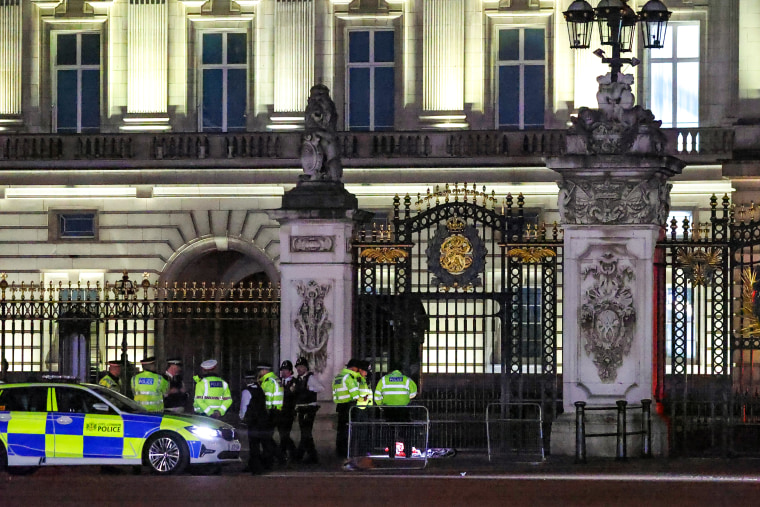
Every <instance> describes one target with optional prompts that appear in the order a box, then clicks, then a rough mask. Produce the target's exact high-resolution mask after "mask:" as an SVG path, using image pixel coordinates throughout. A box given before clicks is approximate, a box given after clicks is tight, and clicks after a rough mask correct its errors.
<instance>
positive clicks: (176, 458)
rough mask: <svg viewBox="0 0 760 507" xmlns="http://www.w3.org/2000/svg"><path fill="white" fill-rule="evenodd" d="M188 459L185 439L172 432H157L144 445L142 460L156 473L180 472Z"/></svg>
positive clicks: (188, 453)
mask: <svg viewBox="0 0 760 507" xmlns="http://www.w3.org/2000/svg"><path fill="white" fill-rule="evenodd" d="M189 461H190V451H189V450H188V448H187V444H186V443H185V441H184V440H183V439H182V438H181V437H179V436H178V435H174V434H172V433H158V434H156V435H154V436H153V437H151V439H150V440H149V441H148V442H147V444H146V445H145V455H144V459H143V462H144V463H145V464H146V465H147V466H148V467H150V469H151V471H152V472H154V473H157V474H162V475H170V474H179V473H182V472H183V471H184V470H185V468H186V467H187V464H188V463H189Z"/></svg>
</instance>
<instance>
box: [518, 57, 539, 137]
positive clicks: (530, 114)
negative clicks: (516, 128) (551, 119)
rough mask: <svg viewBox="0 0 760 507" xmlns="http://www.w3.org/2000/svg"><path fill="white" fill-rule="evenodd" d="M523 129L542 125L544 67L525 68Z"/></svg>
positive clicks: (530, 66) (531, 66)
mask: <svg viewBox="0 0 760 507" xmlns="http://www.w3.org/2000/svg"><path fill="white" fill-rule="evenodd" d="M524 93H525V100H524V101H523V103H524V104H525V127H526V128H530V127H543V125H544V66H543V65H526V66H525V88H524Z"/></svg>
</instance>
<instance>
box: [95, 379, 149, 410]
mask: <svg viewBox="0 0 760 507" xmlns="http://www.w3.org/2000/svg"><path fill="white" fill-rule="evenodd" d="M90 387H91V388H92V390H93V391H95V392H96V393H98V394H99V395H100V396H102V397H103V398H105V399H106V400H108V402H109V403H111V404H112V405H113V406H114V407H116V408H117V409H119V411H121V412H128V413H130V414H146V413H148V411H147V410H145V409H144V408H143V407H142V406H141V405H139V404H138V403H135V402H134V401H133V400H130V399H129V398H127V397H126V396H124V395H123V394H121V393H117V392H115V391H112V390H111V389H108V388H107V387H103V386H96V385H93V386H90Z"/></svg>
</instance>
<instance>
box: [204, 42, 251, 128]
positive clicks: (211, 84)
mask: <svg viewBox="0 0 760 507" xmlns="http://www.w3.org/2000/svg"><path fill="white" fill-rule="evenodd" d="M247 44H248V42H247V36H246V34H245V33H244V32H220V33H203V34H202V36H201V54H202V56H201V89H202V90H203V92H202V94H201V100H202V104H201V114H200V123H201V125H200V128H201V130H202V131H204V132H240V131H245V127H246V126H245V123H246V110H247V100H246V97H247V95H248V45H247Z"/></svg>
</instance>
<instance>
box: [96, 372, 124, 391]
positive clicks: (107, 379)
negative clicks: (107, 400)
mask: <svg viewBox="0 0 760 507" xmlns="http://www.w3.org/2000/svg"><path fill="white" fill-rule="evenodd" d="M98 384H100V385H101V386H103V387H106V388H108V389H111V390H112V391H117V392H118V391H121V382H119V379H118V378H115V379H114V378H113V377H112V376H111V374H110V373H106V375H105V376H104V377H103V378H102V379H100V382H98Z"/></svg>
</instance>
